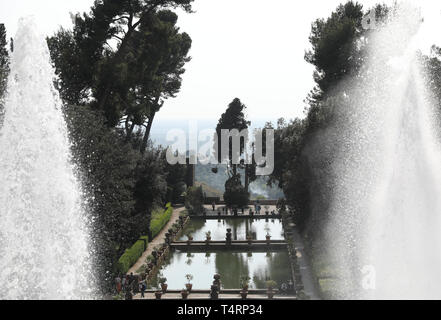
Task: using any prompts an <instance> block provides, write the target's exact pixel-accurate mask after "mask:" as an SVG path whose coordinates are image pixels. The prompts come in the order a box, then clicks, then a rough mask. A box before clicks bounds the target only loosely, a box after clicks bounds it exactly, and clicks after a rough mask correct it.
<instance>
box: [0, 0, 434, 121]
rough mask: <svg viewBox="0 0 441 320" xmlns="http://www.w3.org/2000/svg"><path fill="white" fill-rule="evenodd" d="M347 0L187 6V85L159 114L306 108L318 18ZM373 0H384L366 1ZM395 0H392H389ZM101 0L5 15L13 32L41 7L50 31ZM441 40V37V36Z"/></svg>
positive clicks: (64, 0) (23, 7)
mask: <svg viewBox="0 0 441 320" xmlns="http://www.w3.org/2000/svg"><path fill="white" fill-rule="evenodd" d="M341 2H344V1H342V0H304V1H298V0H271V1H268V0H196V1H195V4H194V9H195V11H196V13H193V14H184V13H180V18H179V25H180V26H181V29H182V31H186V32H187V33H189V34H190V36H191V37H192V39H193V47H192V50H191V56H192V58H193V60H192V61H191V62H190V63H188V65H187V66H186V69H187V72H186V74H185V75H184V82H183V87H182V90H181V92H180V94H179V95H178V97H177V98H176V99H172V100H168V101H167V102H166V104H165V105H164V108H163V110H161V112H160V114H159V115H158V118H157V119H163V120H165V119H176V120H187V119H209V118H215V119H218V118H219V117H220V115H221V113H222V112H224V111H225V108H226V106H227V105H228V103H229V102H230V101H232V100H233V98H235V97H239V98H240V99H241V100H242V101H243V102H244V103H245V104H246V105H247V107H248V112H247V113H248V116H249V117H250V118H251V119H268V120H274V119H277V118H280V117H285V118H288V119H289V118H294V117H297V116H302V115H303V110H304V107H305V105H304V103H303V100H304V99H305V97H306V95H307V94H308V92H309V90H311V88H312V87H313V86H314V83H313V80H312V71H313V69H312V67H311V66H310V65H308V64H307V63H306V62H305V61H304V59H303V57H304V53H305V49H307V48H308V46H309V44H308V36H309V32H310V28H311V22H312V21H313V20H315V19H317V18H320V17H326V16H328V15H329V14H330V13H331V11H332V10H333V9H334V8H335V7H336V6H337V5H338V4H339V3H341ZM359 2H360V3H362V4H363V5H364V6H365V7H371V6H372V5H373V4H375V3H377V2H379V1H378V0H372V1H371V0H366V1H359ZM382 2H385V3H391V2H393V1H392V0H390V1H388V0H386V1H382ZM415 2H417V3H418V4H421V5H422V6H423V14H424V15H425V18H426V25H428V26H430V25H433V24H436V26H437V29H436V32H432V33H431V34H430V35H428V37H430V41H434V42H436V41H437V40H438V38H437V37H439V36H438V35H439V34H440V32H439V31H440V30H441V28H440V25H439V21H441V4H440V3H441V1H439V0H420V1H415ZM92 4H93V0H13V1H10V0H0V22H3V23H5V24H6V27H7V29H8V32H9V33H10V35H13V34H14V33H15V30H16V25H17V21H18V19H19V18H20V17H21V16H27V15H34V16H35V18H36V20H37V23H38V25H39V27H40V31H41V32H42V33H44V34H52V33H53V32H55V31H56V30H57V29H58V28H59V26H60V25H63V26H65V27H70V26H71V20H70V15H69V13H70V12H78V11H81V12H82V11H88V10H89V8H90V6H91V5H92ZM438 43H439V42H438Z"/></svg>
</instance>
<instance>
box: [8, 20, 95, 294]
mask: <svg viewBox="0 0 441 320" xmlns="http://www.w3.org/2000/svg"><path fill="white" fill-rule="evenodd" d="M36 30H37V28H36V25H35V24H34V22H33V20H32V18H27V19H21V20H20V22H19V28H18V31H17V34H16V37H15V38H14V52H13V54H12V57H11V65H10V70H11V71H10V75H9V79H8V89H7V95H6V98H5V105H4V106H5V118H4V125H3V127H2V128H1V131H0V150H1V151H0V283H1V284H2V289H1V290H0V299H89V298H92V293H93V289H92V287H93V286H92V278H91V271H92V270H91V259H90V258H91V257H90V253H89V240H88V239H89V236H88V227H87V226H88V224H87V216H86V212H85V209H84V208H83V204H82V197H81V188H80V185H79V182H78V180H77V178H76V176H75V174H74V166H73V165H72V163H71V155H70V144H69V141H68V135H67V129H66V124H65V121H64V118H63V113H62V103H61V100H60V98H59V95H58V92H57V91H56V90H55V88H54V86H53V79H54V77H55V74H54V71H53V68H52V66H51V63H50V56H49V51H48V47H47V45H46V41H45V39H44V37H43V36H40V35H39V34H37V32H36Z"/></svg>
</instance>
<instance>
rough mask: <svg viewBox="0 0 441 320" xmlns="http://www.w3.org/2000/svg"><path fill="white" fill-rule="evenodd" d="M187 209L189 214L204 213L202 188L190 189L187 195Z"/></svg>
mask: <svg viewBox="0 0 441 320" xmlns="http://www.w3.org/2000/svg"><path fill="white" fill-rule="evenodd" d="M185 208H186V209H187V210H188V213H189V214H201V213H203V212H204V192H203V190H202V187H190V188H188V190H187V193H186V195H185Z"/></svg>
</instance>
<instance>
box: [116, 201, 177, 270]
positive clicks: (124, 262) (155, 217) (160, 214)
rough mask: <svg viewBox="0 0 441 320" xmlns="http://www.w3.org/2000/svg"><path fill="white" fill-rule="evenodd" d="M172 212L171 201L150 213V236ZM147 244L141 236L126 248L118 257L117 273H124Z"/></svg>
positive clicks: (162, 224)
mask: <svg viewBox="0 0 441 320" xmlns="http://www.w3.org/2000/svg"><path fill="white" fill-rule="evenodd" d="M172 213H173V207H172V206H171V203H167V205H166V208H165V210H164V209H161V210H156V211H154V212H153V213H152V220H151V222H150V231H151V232H152V237H153V238H154V237H156V236H157V235H158V234H159V232H161V230H162V228H164V226H165V225H166V224H167V223H168V222H169V221H170V218H171V215H172ZM147 245H148V237H147V236H143V237H141V238H139V240H138V241H136V242H135V244H134V245H133V246H132V247H131V248H129V249H127V250H126V251H125V252H124V254H123V255H122V256H121V257H120V258H119V260H118V263H117V269H118V272H119V273H122V274H126V273H127V272H128V271H129V269H130V268H131V267H132V266H133V265H134V264H135V263H136V261H138V259H139V258H140V257H141V256H142V254H143V253H144V251H145V250H146V248H147Z"/></svg>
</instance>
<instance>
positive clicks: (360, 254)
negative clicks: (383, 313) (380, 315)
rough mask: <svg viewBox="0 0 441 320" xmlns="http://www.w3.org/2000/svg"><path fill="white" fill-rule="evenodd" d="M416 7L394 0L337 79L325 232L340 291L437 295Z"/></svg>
mask: <svg viewBox="0 0 441 320" xmlns="http://www.w3.org/2000/svg"><path fill="white" fill-rule="evenodd" d="M416 13H418V10H415V9H414V8H413V7H411V6H409V5H399V6H397V7H396V8H395V10H394V12H393V14H392V16H391V17H390V19H389V21H388V22H387V23H386V25H384V26H382V27H381V28H380V29H379V30H375V31H372V33H371V34H370V36H369V41H368V44H367V51H368V58H367V60H366V61H365V62H364V67H363V68H362V70H361V72H360V73H359V75H358V76H356V77H355V79H351V81H348V83H346V84H342V86H341V87H340V88H339V92H340V93H339V98H338V99H337V101H338V104H339V106H338V110H339V111H338V115H337V116H336V118H337V121H336V123H337V125H335V126H334V128H333V130H334V133H333V134H334V136H335V139H336V140H337V143H336V148H337V152H336V154H337V155H336V157H335V159H334V161H333V163H332V173H333V176H334V177H336V178H335V179H334V181H333V182H332V185H333V197H332V199H331V208H330V212H329V216H330V217H331V218H330V223H329V226H328V230H327V233H328V234H327V238H328V240H329V251H330V257H329V258H330V261H332V263H333V267H334V268H335V269H336V271H337V274H338V279H339V280H338V291H339V293H340V294H341V295H340V297H343V298H350V299H352V298H375V299H424V298H428V299H435V298H441V291H440V289H439V286H440V285H441V272H440V270H441V232H440V231H441V196H440V195H441V170H440V168H441V154H440V150H441V149H440V146H439V141H440V136H439V130H440V127H439V122H438V111H437V110H438V106H437V104H436V103H435V102H434V100H433V99H432V98H431V97H432V94H431V92H430V90H429V89H428V85H427V76H426V73H425V70H424V67H423V65H422V62H421V57H420V55H419V53H418V46H417V43H418V37H419V36H420V34H419V26H420V24H421V23H422V19H421V17H420V16H419V15H418V14H416Z"/></svg>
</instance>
